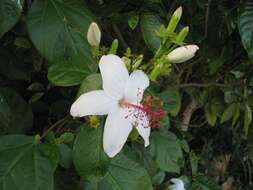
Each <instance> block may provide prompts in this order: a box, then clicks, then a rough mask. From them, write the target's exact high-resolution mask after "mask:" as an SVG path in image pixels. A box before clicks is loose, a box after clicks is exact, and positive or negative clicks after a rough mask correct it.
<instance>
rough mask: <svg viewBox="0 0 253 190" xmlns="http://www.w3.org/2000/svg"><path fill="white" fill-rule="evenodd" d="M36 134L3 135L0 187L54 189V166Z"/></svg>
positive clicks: (0, 139)
mask: <svg viewBox="0 0 253 190" xmlns="http://www.w3.org/2000/svg"><path fill="white" fill-rule="evenodd" d="M39 146H40V145H39V144H36V143H35V141H34V137H28V136H24V135H9V136H3V137H1V138H0V155H4V156H0V163H1V165H0V187H1V188H0V189H1V190H17V189H18V190H42V189H47V190H53V174H54V170H55V166H54V164H53V162H52V161H51V160H50V159H48V158H47V157H46V156H45V155H44V154H43V153H42V152H41V151H40V148H39Z"/></svg>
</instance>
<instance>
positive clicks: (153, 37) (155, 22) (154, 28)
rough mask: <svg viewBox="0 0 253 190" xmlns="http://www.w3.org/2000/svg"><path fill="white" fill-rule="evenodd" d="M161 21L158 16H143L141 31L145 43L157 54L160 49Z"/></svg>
mask: <svg viewBox="0 0 253 190" xmlns="http://www.w3.org/2000/svg"><path fill="white" fill-rule="evenodd" d="M160 26H161V21H160V19H159V17H158V16H156V15H153V14H151V13H149V14H144V15H142V16H141V30H142V35H143V38H144V41H145V43H146V45H147V46H148V48H149V49H150V50H152V51H153V52H155V51H156V50H157V49H158V48H159V47H160V44H161V42H160V38H159V37H158V35H157V33H158V32H159V29H160Z"/></svg>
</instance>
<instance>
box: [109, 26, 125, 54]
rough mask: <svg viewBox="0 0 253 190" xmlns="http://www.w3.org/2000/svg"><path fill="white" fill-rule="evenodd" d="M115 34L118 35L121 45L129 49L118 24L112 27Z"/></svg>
mask: <svg viewBox="0 0 253 190" xmlns="http://www.w3.org/2000/svg"><path fill="white" fill-rule="evenodd" d="M112 27H113V30H114V32H115V33H116V35H117V37H118V38H119V41H120V43H121V44H122V46H123V48H124V49H127V48H128V47H129V45H128V44H127V43H126V41H125V39H124V38H123V36H122V34H121V32H120V30H119V28H118V26H117V25H116V24H113V25H112Z"/></svg>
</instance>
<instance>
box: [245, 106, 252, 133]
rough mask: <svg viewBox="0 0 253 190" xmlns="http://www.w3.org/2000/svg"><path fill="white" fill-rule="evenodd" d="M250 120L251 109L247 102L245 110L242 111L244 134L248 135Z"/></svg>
mask: <svg viewBox="0 0 253 190" xmlns="http://www.w3.org/2000/svg"><path fill="white" fill-rule="evenodd" d="M251 121H252V111H251V108H250V107H249V105H248V104H246V105H245V112H244V124H243V126H244V131H245V134H246V135H248V131H249V126H250V124H251Z"/></svg>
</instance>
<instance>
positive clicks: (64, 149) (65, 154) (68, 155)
mask: <svg viewBox="0 0 253 190" xmlns="http://www.w3.org/2000/svg"><path fill="white" fill-rule="evenodd" d="M58 148H59V152H60V161H59V164H60V165H61V166H62V167H64V168H66V169H68V168H70V166H71V164H72V161H73V151H72V150H71V148H69V147H68V146H67V145H65V144H59V145H58Z"/></svg>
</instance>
